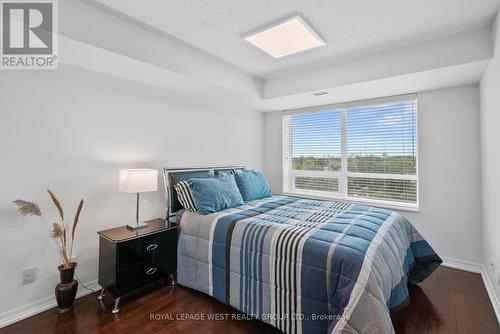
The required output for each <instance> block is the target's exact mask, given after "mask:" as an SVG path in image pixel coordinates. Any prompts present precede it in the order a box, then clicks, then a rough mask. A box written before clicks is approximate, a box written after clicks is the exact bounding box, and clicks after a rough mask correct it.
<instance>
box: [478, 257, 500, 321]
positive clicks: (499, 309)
mask: <svg viewBox="0 0 500 334" xmlns="http://www.w3.org/2000/svg"><path fill="white" fill-rule="evenodd" d="M481 276H482V277H483V282H484V287H485V288H486V291H487V292H488V296H489V297H490V300H491V304H492V305H493V309H494V310H495V314H496V316H497V321H498V322H499V323H500V302H499V300H498V296H497V295H496V293H495V289H494V288H493V284H492V283H491V280H490V276H489V275H488V272H487V271H486V266H483V272H482V273H481Z"/></svg>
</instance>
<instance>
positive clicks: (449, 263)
mask: <svg viewBox="0 0 500 334" xmlns="http://www.w3.org/2000/svg"><path fill="white" fill-rule="evenodd" d="M441 259H442V260H443V263H442V264H441V265H443V266H445V267H448V268H453V269H459V270H463V271H469V272H471V273H476V274H482V273H483V265H482V264H481V263H477V262H472V261H467V260H459V259H455V258H452V257H445V256H441Z"/></svg>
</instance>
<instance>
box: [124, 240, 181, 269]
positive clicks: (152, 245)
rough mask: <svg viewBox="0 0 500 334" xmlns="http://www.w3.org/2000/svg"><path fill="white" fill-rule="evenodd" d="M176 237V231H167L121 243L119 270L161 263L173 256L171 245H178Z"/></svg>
mask: <svg viewBox="0 0 500 334" xmlns="http://www.w3.org/2000/svg"><path fill="white" fill-rule="evenodd" d="M174 235H175V236H176V231H165V232H162V233H157V234H154V235H149V236H146V237H143V238H138V239H134V240H130V241H126V242H122V243H120V244H119V245H118V268H117V270H118V271H122V270H127V269H129V268H131V267H133V266H136V265H139V264H144V263H147V262H154V263H161V262H162V260H164V259H162V257H163V256H165V257H167V256H172V254H171V248H172V247H171V244H170V243H172V244H176V239H175V238H173V237H172V236H174ZM169 253H170V254H169Z"/></svg>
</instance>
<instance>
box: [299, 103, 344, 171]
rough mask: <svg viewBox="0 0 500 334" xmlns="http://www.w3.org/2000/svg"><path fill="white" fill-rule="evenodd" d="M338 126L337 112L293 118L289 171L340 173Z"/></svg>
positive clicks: (339, 116)
mask: <svg viewBox="0 0 500 334" xmlns="http://www.w3.org/2000/svg"><path fill="white" fill-rule="evenodd" d="M341 126H342V118H341V112H340V110H333V111H327V112H319V113H310V114H296V115H292V117H291V132H292V133H291V136H292V162H293V164H292V168H293V169H295V170H312V171H339V170H340V149H341V143H340V139H341Z"/></svg>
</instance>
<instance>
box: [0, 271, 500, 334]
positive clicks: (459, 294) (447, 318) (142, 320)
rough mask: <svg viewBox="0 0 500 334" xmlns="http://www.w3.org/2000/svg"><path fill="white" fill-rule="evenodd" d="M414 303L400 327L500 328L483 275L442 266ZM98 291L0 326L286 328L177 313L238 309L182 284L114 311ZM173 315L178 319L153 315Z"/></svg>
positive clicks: (42, 329)
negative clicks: (69, 307)
mask: <svg viewBox="0 0 500 334" xmlns="http://www.w3.org/2000/svg"><path fill="white" fill-rule="evenodd" d="M410 294H411V304H410V306H408V307H407V308H405V309H404V310H402V311H400V312H398V313H395V314H393V315H392V318H393V324H394V327H395V329H396V333H412V334H414V333H479V334H488V333H500V327H499V325H498V322H497V320H496V317H495V313H494V311H493V307H492V306H491V303H490V301H489V299H488V295H487V293H486V290H485V288H484V285H483V282H482V279H481V276H480V275H478V274H472V273H468V272H464V271H460V270H455V269H450V268H445V267H441V268H439V269H438V270H437V271H436V272H435V273H434V274H433V275H432V276H431V277H429V278H428V279H427V280H426V281H425V282H423V283H421V284H420V285H418V286H412V287H411V290H410ZM96 297H97V293H94V294H91V295H88V296H85V297H83V298H80V299H78V300H77V301H76V303H75V309H74V311H73V312H72V313H68V314H62V315H60V314H58V313H57V310H56V309H51V310H48V311H46V312H43V313H40V314H38V315H35V316H33V317H31V318H28V319H25V320H22V321H20V322H17V323H15V324H13V325H11V326H8V327H5V328H3V329H0V333H5V334H7V333H9V334H10V333H39V334H42V333H65V334H69V333H127V334H132V333H155V334H156V333H170V334H175V333H194V332H196V333H217V334H225V333H261V334H265V333H267V334H271V333H273V334H274V333H280V332H279V331H278V330H276V329H273V328H272V327H271V326H268V325H266V324H264V323H262V322H259V321H255V320H231V319H230V320H202V319H186V320H180V319H175V318H176V317H180V316H182V315H184V316H186V317H188V316H189V315H191V316H195V315H203V316H205V317H207V315H209V314H229V315H230V317H231V315H234V316H235V317H236V316H238V315H239V313H238V312H237V311H235V310H234V309H232V308H230V307H228V306H225V305H222V304H220V303H219V302H217V301H216V300H215V299H213V298H211V297H209V296H207V295H204V294H202V293H199V292H196V291H193V290H190V289H187V288H183V287H181V286H176V287H170V286H165V287H161V288H159V289H158V288H154V289H153V288H151V289H150V291H142V292H141V293H139V294H136V295H135V296H130V298H123V305H122V306H121V311H120V313H119V314H117V315H113V314H111V308H112V300H111V299H110V298H105V300H104V302H103V303H101V302H99V301H98V300H97V298H96ZM163 315H168V316H171V317H173V318H174V320H169V319H160V320H152V319H151V317H152V316H156V317H161V316H163Z"/></svg>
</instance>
